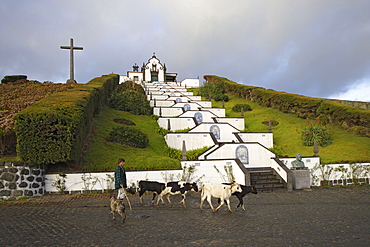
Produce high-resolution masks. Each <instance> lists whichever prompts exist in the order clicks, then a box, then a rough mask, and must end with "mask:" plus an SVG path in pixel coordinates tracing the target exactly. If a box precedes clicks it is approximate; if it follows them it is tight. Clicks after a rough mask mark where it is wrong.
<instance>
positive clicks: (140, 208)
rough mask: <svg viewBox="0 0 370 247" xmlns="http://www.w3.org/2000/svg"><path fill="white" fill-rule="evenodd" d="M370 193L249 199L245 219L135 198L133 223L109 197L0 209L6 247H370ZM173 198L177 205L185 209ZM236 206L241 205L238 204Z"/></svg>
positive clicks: (316, 192) (193, 196) (332, 191)
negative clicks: (112, 211) (114, 211)
mask: <svg viewBox="0 0 370 247" xmlns="http://www.w3.org/2000/svg"><path fill="white" fill-rule="evenodd" d="M369 192H370V187H368V186H367V187H357V188H348V187H341V188H314V189H312V190H311V191H293V192H287V191H285V190H284V191H279V192H272V193H259V194H257V195H253V194H248V195H247V196H246V197H245V198H244V202H245V203H244V204H245V207H246V211H242V210H241V209H240V208H239V209H236V210H234V212H233V213H229V212H228V210H227V207H226V206H223V207H222V208H221V209H220V210H219V211H218V212H215V213H213V212H211V209H210V208H209V205H208V203H207V202H205V204H204V210H203V211H201V210H200V209H199V203H200V194H199V193H190V194H189V195H188V197H187V206H188V207H187V208H184V207H183V206H182V205H174V206H173V207H170V206H169V205H168V204H167V202H165V204H160V206H159V207H155V206H153V205H151V204H150V199H151V194H147V195H145V196H144V205H141V204H140V203H139V197H138V195H134V196H129V198H130V201H131V204H132V207H133V210H129V209H128V207H127V202H126V213H127V218H126V222H125V224H124V225H122V224H121V221H120V220H118V218H117V219H116V220H112V219H111V216H110V215H109V202H108V197H109V194H77V195H45V196H42V197H40V198H37V199H34V200H30V201H25V202H21V201H15V202H2V203H0V219H1V222H0V226H1V231H0V245H1V246H370V231H369V230H370V229H369V220H370V210H369V209H370V196H369V195H370V193H369ZM180 199H181V197H180V196H172V197H171V200H172V202H177V201H180ZM215 204H216V200H214V205H215ZM231 205H232V207H233V208H235V206H236V205H237V201H236V198H235V197H232V200H231Z"/></svg>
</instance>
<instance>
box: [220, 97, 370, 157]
mask: <svg viewBox="0 0 370 247" xmlns="http://www.w3.org/2000/svg"><path fill="white" fill-rule="evenodd" d="M229 98H230V100H229V102H225V108H226V116H227V117H241V115H240V113H236V112H232V111H231V108H232V106H233V105H235V104H242V103H247V104H249V105H250V106H251V107H252V109H253V110H252V111H248V112H245V113H244V119H245V128H246V130H247V131H248V132H267V131H268V126H266V125H265V124H262V122H264V121H268V120H275V121H278V122H279V124H278V125H277V126H275V127H273V133H274V146H277V147H279V148H280V149H281V150H282V153H283V156H287V157H294V156H295V155H296V154H297V153H300V154H302V155H303V156H312V155H313V147H307V146H304V145H303V141H302V139H301V134H300V131H302V130H304V129H305V128H306V126H307V124H308V122H310V123H314V122H315V121H316V120H308V119H301V118H297V117H296V116H295V115H293V114H289V113H283V112H281V111H279V110H277V109H274V108H267V107H262V106H260V105H258V104H257V103H255V102H252V101H249V100H245V99H241V98H235V97H233V96H229ZM213 106H214V107H222V103H221V102H213ZM326 127H327V128H328V129H329V130H330V133H332V135H333V140H334V143H333V144H332V145H329V146H327V147H325V148H322V147H319V155H320V158H321V162H322V163H344V162H369V161H370V138H368V137H361V136H358V135H356V134H355V133H354V132H351V131H346V130H344V129H343V128H342V127H340V126H338V125H334V124H328V125H327V126H326Z"/></svg>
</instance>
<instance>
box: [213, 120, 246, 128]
mask: <svg viewBox="0 0 370 247" xmlns="http://www.w3.org/2000/svg"><path fill="white" fill-rule="evenodd" d="M216 121H217V122H218V123H229V124H231V125H232V126H234V127H235V128H237V129H238V130H244V128H245V125H244V118H216Z"/></svg>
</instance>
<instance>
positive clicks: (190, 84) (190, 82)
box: [180, 79, 201, 88]
mask: <svg viewBox="0 0 370 247" xmlns="http://www.w3.org/2000/svg"><path fill="white" fill-rule="evenodd" d="M180 84H181V86H183V87H185V86H186V87H187V88H192V87H200V86H201V85H200V81H199V79H185V80H182V81H181V83H180Z"/></svg>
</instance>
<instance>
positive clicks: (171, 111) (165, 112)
mask: <svg viewBox="0 0 370 247" xmlns="http://www.w3.org/2000/svg"><path fill="white" fill-rule="evenodd" d="M160 112H161V114H159V113H160ZM183 112H184V109H183V108H179V107H178V108H174V107H162V108H159V107H154V108H153V114H154V115H157V116H162V117H177V116H180V115H181V114H182V113H183Z"/></svg>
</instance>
